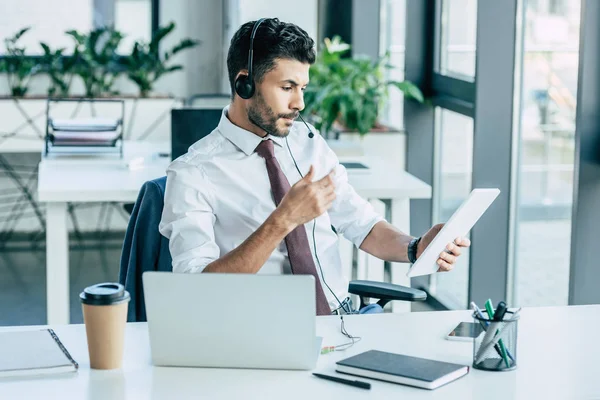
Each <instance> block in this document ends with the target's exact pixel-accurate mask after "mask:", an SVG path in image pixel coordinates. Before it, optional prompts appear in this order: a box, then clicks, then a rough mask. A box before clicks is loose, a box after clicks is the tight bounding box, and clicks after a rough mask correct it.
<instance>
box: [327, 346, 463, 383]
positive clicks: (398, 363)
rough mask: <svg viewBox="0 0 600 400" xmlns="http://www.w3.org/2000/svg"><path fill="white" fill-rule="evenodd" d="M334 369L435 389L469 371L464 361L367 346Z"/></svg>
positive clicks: (345, 372)
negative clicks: (433, 357) (437, 358)
mask: <svg viewBox="0 0 600 400" xmlns="http://www.w3.org/2000/svg"><path fill="white" fill-rule="evenodd" d="M336 371H337V372H342V373H344V374H350V375H357V376H362V377H365V378H373V379H379V380H382V381H388V382H394V383H400V384H402V385H409V386H416V387H420V388H423V389H436V388H438V387H440V386H442V385H445V384H446V383H449V382H452V381H454V380H455V379H458V378H460V377H461V376H464V375H466V374H467V373H468V372H469V367H468V366H467V365H459V364H452V363H447V362H442V361H435V360H428V359H425V358H418V357H410V356H405V355H401V354H394V353H387V352H383V351H377V350H369V351H367V352H364V353H361V354H358V355H356V356H353V357H350V358H346V359H344V360H341V361H338V362H337V367H336Z"/></svg>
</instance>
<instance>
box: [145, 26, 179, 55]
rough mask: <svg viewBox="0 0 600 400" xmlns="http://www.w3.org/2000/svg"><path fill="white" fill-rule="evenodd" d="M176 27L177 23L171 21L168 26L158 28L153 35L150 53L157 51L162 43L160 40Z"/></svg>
mask: <svg viewBox="0 0 600 400" xmlns="http://www.w3.org/2000/svg"><path fill="white" fill-rule="evenodd" d="M173 29H175V23H174V22H170V23H169V24H168V25H167V26H163V27H159V28H158V30H157V31H156V32H155V33H154V35H152V40H151V41H150V53H157V52H158V48H159V45H160V41H161V40H163V39H164V38H165V36H167V35H168V34H169V33H171V32H172V31H173Z"/></svg>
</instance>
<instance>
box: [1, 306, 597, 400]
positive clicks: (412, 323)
mask: <svg viewBox="0 0 600 400" xmlns="http://www.w3.org/2000/svg"><path fill="white" fill-rule="evenodd" d="M469 315H470V314H469V312H468V311H448V312H429V313H406V314H383V315H381V314H380V315H356V316H347V317H345V318H344V320H345V321H346V327H347V329H348V331H349V332H350V333H352V334H354V335H359V336H362V337H363V340H362V341H361V342H359V343H357V344H356V345H355V346H354V347H353V348H351V349H349V350H347V351H345V352H336V353H330V354H326V355H322V356H320V357H319V361H318V365H317V368H316V369H315V371H321V372H325V373H333V374H335V372H334V368H335V361H337V360H340V359H342V358H345V357H349V356H351V355H354V354H357V353H360V352H362V351H366V350H369V349H378V350H383V351H391V352H396V353H402V354H407V355H414V356H418V357H426V358H433V359H436V360H441V361H449V362H455V363H459V364H461V363H462V364H465V365H470V364H471V353H472V348H471V346H472V345H471V344H470V343H463V342H455V341H449V340H446V339H444V335H445V334H446V333H447V332H448V331H449V330H450V329H451V328H452V327H453V326H455V324H456V323H457V322H458V321H460V320H468V319H469ZM339 326H340V324H339V319H338V318H336V317H317V334H318V335H321V336H323V337H324V345H330V344H339V343H341V342H343V341H344V340H345V338H344V337H343V336H342V335H341V334H340V333H339ZM29 328H30V327H27V328H25V327H11V328H2V330H6V329H18V330H22V329H29ZM599 328H600V306H597V305H595V306H577V307H548V308H530V309H523V311H522V313H521V320H520V322H519V333H518V335H519V342H518V348H517V354H518V355H517V359H518V367H517V369H516V370H514V371H509V372H486V371H478V370H476V369H471V371H470V373H469V374H468V375H467V376H465V377H463V378H461V379H459V380H457V381H455V382H452V383H450V384H448V385H446V386H443V387H441V388H438V389H436V390H434V391H427V390H424V389H418V388H412V387H408V386H401V385H396V384H393V383H387V382H380V381H374V380H371V382H372V389H371V390H370V391H367V390H363V389H357V388H353V387H350V386H346V385H341V384H338V383H334V382H329V381H324V380H321V379H317V378H314V377H312V376H311V372H310V371H272V370H242V369H238V370H235V369H209V368H166V367H153V366H151V362H150V348H149V342H148V331H147V325H146V323H135V324H128V325H127V328H126V329H127V330H126V341H125V358H124V363H123V368H122V369H121V370H117V371H91V370H90V369H89V360H88V355H87V347H86V339H85V329H84V327H83V325H68V326H56V327H54V329H55V330H56V332H57V334H58V336H59V337H60V339H61V340H62V341H63V343H64V344H65V346H66V347H67V349H68V350H69V352H70V353H71V355H72V356H73V357H74V358H75V360H77V361H78V362H79V364H80V369H79V372H78V373H77V374H72V375H69V376H67V377H65V376H63V377H60V378H58V377H45V378H41V379H36V380H21V381H0V393H2V398H7V399H13V398H15V399H30V398H31V399H34V398H60V399H65V400H68V399H111V400H119V399H136V400H137V399H153V400H159V399H169V400H170V399H178V400H179V399H182V400H183V399H196V398H208V399H221V398H223V399H238V398H239V399H242V398H243V399H250V398H252V399H343V400H352V399H411V400H412V399H417V400H418V399H444V400H446V399H460V400H471V399H473V400H509V399H591V398H600V384H598V382H597V360H598V359H599V357H600V347H599V346H598V345H597V332H598V329H599ZM550 349H551V353H550ZM361 379H362V378H361ZM363 380H368V379H366V378H365V379H363Z"/></svg>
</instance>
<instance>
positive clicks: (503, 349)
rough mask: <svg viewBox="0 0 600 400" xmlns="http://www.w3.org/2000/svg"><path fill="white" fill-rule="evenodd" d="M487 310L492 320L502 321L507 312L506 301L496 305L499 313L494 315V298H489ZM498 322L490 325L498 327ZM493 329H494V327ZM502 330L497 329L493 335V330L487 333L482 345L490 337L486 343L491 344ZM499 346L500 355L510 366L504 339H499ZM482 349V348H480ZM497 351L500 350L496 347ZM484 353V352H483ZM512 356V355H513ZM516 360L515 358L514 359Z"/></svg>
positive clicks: (482, 344) (507, 365)
mask: <svg viewBox="0 0 600 400" xmlns="http://www.w3.org/2000/svg"><path fill="white" fill-rule="evenodd" d="M485 310H486V311H487V313H488V317H489V319H490V320H492V321H494V322H496V323H497V322H501V321H502V318H504V314H506V303H505V302H503V301H501V302H500V303H498V307H496V311H497V315H494V308H493V306H492V299H488V300H487V301H486V302H485ZM496 323H492V324H491V325H490V328H492V327H496V326H497V324H496ZM492 330H493V329H492ZM499 332H500V330H499V329H497V330H496V332H494V334H493V335H490V333H491V332H488V333H486V335H485V337H484V339H483V342H482V343H481V346H482V347H484V343H485V340H486V339H488V338H489V342H488V343H486V344H489V343H491V342H493V341H494V337H496V335H498V333H499ZM497 344H498V346H499V347H500V357H502V360H504V363H505V364H506V367H507V368H508V367H509V366H510V363H509V362H508V358H507V355H508V352H507V351H506V347H505V346H504V341H503V340H502V339H500V340H498V343H497ZM480 351H481V349H480ZM496 351H498V349H496ZM482 355H483V354H482ZM511 358H512V357H511ZM513 361H514V359H513Z"/></svg>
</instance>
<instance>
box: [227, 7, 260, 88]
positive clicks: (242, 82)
mask: <svg viewBox="0 0 600 400" xmlns="http://www.w3.org/2000/svg"><path fill="white" fill-rule="evenodd" d="M265 19H266V18H260V19H259V20H258V21H256V22H255V23H254V26H253V27H252V33H251V34H250V48H249V49H248V75H240V76H238V77H237V78H236V80H235V85H234V87H235V92H236V93H237V94H238V96H240V97H241V98H242V99H246V100H247V99H249V98H251V97H252V96H253V95H254V78H253V77H252V58H253V56H254V37H255V36H256V31H257V30H258V27H259V26H260V24H261V23H262V22H263V21H264V20H265Z"/></svg>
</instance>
